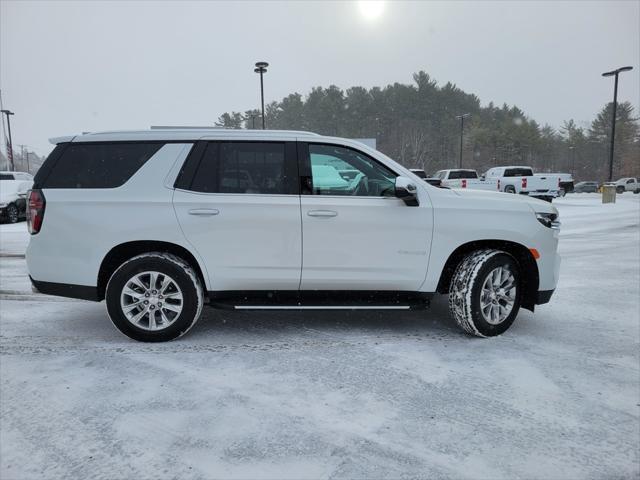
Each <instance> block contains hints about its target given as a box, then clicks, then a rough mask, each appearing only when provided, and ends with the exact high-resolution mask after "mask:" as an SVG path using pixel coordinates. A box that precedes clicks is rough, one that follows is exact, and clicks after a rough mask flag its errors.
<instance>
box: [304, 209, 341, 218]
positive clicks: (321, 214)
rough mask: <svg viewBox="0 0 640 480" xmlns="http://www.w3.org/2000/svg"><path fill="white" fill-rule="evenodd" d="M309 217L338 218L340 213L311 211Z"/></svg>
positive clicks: (308, 213)
mask: <svg viewBox="0 0 640 480" xmlns="http://www.w3.org/2000/svg"><path fill="white" fill-rule="evenodd" d="M307 215H309V216H310V217H337V216H338V212H336V211H334V210H309V211H308V212H307Z"/></svg>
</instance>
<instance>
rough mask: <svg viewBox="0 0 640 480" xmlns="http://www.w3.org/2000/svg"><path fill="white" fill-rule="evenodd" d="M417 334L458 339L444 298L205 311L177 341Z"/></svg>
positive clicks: (458, 331) (458, 334)
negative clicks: (393, 305)
mask: <svg viewBox="0 0 640 480" xmlns="http://www.w3.org/2000/svg"><path fill="white" fill-rule="evenodd" d="M309 331H314V332H317V333H326V334H336V333H340V334H346V335H350V334H353V335H362V334H363V333H364V334H366V335H372V334H392V335H398V334H407V335H409V334H411V335H414V334H420V335H429V336H431V335H434V336H453V337H460V336H465V334H464V333H463V332H462V331H461V330H460V329H459V327H458V326H457V325H456V324H455V322H454V321H453V320H452V319H451V318H450V317H449V312H448V306H447V298H446V296H441V295H438V296H436V297H434V298H433V300H432V302H431V307H430V308H428V309H426V310H300V311H296V310H255V311H237V310H218V309H212V308H206V307H205V309H204V310H203V312H202V318H201V319H200V321H199V322H198V323H197V324H196V326H195V327H194V329H193V330H192V331H191V332H190V333H189V335H187V336H185V337H183V338H182V339H181V340H179V341H187V340H192V339H197V341H198V342H201V341H203V340H206V339H207V338H211V337H214V338H216V339H217V340H218V341H219V338H220V336H225V335H231V336H233V335H235V334H240V335H242V334H256V335H260V334H292V335H295V334H296V333H300V334H302V333H304V332H309Z"/></svg>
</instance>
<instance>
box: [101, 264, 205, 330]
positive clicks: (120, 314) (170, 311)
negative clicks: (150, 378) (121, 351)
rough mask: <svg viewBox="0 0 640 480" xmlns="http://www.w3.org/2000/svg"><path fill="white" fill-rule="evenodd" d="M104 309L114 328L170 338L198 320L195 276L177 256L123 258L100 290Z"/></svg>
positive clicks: (200, 289) (201, 301) (198, 286)
mask: <svg viewBox="0 0 640 480" xmlns="http://www.w3.org/2000/svg"><path fill="white" fill-rule="evenodd" d="M105 296H106V303H107V311H108V312H109V317H110V318H111V321H112V322H113V324H114V325H115V326H116V328H117V329H118V330H120V331H121V332H122V333H124V334H125V335H127V336H128V337H130V338H132V339H134V340H138V341H142V342H164V341H168V340H174V339H176V338H179V337H181V336H182V335H184V334H185V333H187V332H188V331H189V330H190V329H191V327H193V325H195V323H196V322H197V321H198V318H200V314H201V312H202V307H203V304H204V293H203V286H202V282H201V281H200V278H199V277H198V275H197V273H196V272H195V270H194V269H193V267H192V266H191V265H189V264H188V263H187V262H186V261H185V260H183V259H182V258H180V257H178V256H176V255H172V254H170V253H165V252H150V253H144V254H141V255H138V256H136V257H133V258H131V259H129V260H127V261H126V262H124V263H123V264H122V265H120V267H118V268H117V269H116V271H115V272H114V273H113V275H111V278H110V279H109V282H108V283H107V289H106V295H105Z"/></svg>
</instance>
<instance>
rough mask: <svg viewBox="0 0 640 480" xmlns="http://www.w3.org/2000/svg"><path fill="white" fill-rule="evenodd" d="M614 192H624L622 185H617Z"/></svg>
mask: <svg viewBox="0 0 640 480" xmlns="http://www.w3.org/2000/svg"><path fill="white" fill-rule="evenodd" d="M616 193H618V194H623V193H624V187H617V188H616Z"/></svg>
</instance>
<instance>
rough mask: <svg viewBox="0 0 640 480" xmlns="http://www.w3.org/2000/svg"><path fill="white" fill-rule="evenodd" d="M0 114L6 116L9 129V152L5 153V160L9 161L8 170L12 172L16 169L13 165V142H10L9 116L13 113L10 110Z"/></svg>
mask: <svg viewBox="0 0 640 480" xmlns="http://www.w3.org/2000/svg"><path fill="white" fill-rule="evenodd" d="M0 112H2V113H4V114H5V115H6V116H7V128H9V151H8V152H7V159H8V160H9V169H10V170H11V171H14V170H15V169H16V168H15V166H14V165H13V142H12V140H11V120H10V119H9V116H10V115H14V113H13V112H12V111H10V110H0Z"/></svg>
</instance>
